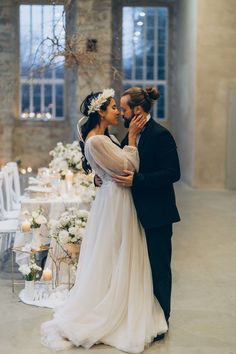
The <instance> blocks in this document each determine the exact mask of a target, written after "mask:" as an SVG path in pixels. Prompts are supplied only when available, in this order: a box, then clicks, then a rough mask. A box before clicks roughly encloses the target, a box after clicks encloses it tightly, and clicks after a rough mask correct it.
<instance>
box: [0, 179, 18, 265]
mask: <svg viewBox="0 0 236 354" xmlns="http://www.w3.org/2000/svg"><path fill="white" fill-rule="evenodd" d="M3 181H4V175H3V172H0V255H1V254H3V253H4V252H5V251H6V250H7V249H9V248H10V246H11V241H12V238H13V236H14V235H15V233H16V231H17V229H18V220H17V219H8V220H4V219H5V216H6V214H5V208H4V196H3ZM0 259H1V257H0Z"/></svg>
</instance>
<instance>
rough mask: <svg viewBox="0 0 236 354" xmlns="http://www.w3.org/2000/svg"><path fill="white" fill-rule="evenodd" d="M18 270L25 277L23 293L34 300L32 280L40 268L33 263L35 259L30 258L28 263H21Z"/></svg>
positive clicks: (33, 280) (35, 277)
mask: <svg viewBox="0 0 236 354" xmlns="http://www.w3.org/2000/svg"><path fill="white" fill-rule="evenodd" d="M19 271H20V272H21V273H22V274H23V276H24V278H25V290H24V291H25V293H26V296H27V298H28V299H30V300H34V282H35V280H36V279H37V276H38V275H39V273H40V272H41V271H42V268H41V267H39V266H38V265H37V264H36V263H35V259H31V260H30V264H22V265H21V266H20V267H19Z"/></svg>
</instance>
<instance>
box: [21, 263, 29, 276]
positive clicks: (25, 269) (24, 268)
mask: <svg viewBox="0 0 236 354" xmlns="http://www.w3.org/2000/svg"><path fill="white" fill-rule="evenodd" d="M19 271H20V272H21V273H22V274H23V275H28V274H30V271H31V270H30V267H29V266H28V265H27V264H22V265H21V266H20V267H19Z"/></svg>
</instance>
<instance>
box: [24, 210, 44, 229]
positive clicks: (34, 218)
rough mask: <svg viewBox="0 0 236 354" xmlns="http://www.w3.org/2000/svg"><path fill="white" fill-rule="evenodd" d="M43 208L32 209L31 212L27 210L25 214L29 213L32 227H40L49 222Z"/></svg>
mask: <svg viewBox="0 0 236 354" xmlns="http://www.w3.org/2000/svg"><path fill="white" fill-rule="evenodd" d="M43 213H44V210H43V208H41V207H40V208H39V209H38V210H35V211H32V213H31V214H29V213H27V212H25V213H24V214H25V215H27V214H28V215H29V222H30V228H31V229H39V228H40V227H41V226H42V225H43V224H46V223H47V219H46V217H45V216H44V215H43Z"/></svg>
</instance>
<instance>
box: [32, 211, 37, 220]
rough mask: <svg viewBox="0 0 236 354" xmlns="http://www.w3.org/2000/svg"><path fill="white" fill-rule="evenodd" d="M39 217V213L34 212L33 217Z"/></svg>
mask: <svg viewBox="0 0 236 354" xmlns="http://www.w3.org/2000/svg"><path fill="white" fill-rule="evenodd" d="M38 216H39V213H37V211H33V212H32V217H33V218H34V219H35V218H37V217H38Z"/></svg>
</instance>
